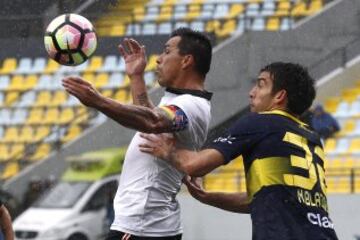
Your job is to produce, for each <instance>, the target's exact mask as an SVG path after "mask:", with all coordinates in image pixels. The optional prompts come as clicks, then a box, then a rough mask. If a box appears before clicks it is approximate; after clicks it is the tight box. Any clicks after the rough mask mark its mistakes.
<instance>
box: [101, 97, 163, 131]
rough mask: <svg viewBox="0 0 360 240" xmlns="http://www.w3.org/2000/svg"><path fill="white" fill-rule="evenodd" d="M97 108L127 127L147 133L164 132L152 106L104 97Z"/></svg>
mask: <svg viewBox="0 0 360 240" xmlns="http://www.w3.org/2000/svg"><path fill="white" fill-rule="evenodd" d="M96 109H97V110H99V111H100V112H102V113H104V114H105V115H106V116H108V117H109V118H111V119H113V120H114V121H116V122H118V123H119V124H121V125H123V126H125V127H128V128H132V129H135V130H137V131H141V132H145V133H159V132H164V130H163V129H162V128H161V126H160V125H159V122H160V119H159V116H158V115H157V114H156V113H155V112H154V111H153V110H152V109H150V108H147V107H143V106H136V105H126V104H121V103H119V102H116V101H114V100H112V99H110V98H105V97H104V98H103V99H102V101H99V104H98V105H97V106H96Z"/></svg>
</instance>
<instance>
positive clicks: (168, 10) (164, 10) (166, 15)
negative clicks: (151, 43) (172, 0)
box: [155, 5, 173, 23]
mask: <svg viewBox="0 0 360 240" xmlns="http://www.w3.org/2000/svg"><path fill="white" fill-rule="evenodd" d="M172 14H173V8H172V6H169V5H163V6H161V7H160V13H159V15H158V16H157V18H156V19H155V20H156V22H158V23H160V22H165V21H169V20H170V19H171V17H172Z"/></svg>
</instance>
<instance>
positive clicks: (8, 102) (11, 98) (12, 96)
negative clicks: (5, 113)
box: [5, 91, 20, 107]
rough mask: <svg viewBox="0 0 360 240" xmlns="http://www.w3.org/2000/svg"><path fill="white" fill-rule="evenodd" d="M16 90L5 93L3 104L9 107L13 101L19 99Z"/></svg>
mask: <svg viewBox="0 0 360 240" xmlns="http://www.w3.org/2000/svg"><path fill="white" fill-rule="evenodd" d="M19 95H20V94H19V92H18V91H11V92H8V93H7V94H6V97H5V106H6V107H10V106H11V105H12V104H13V103H15V102H16V101H17V100H18V99H19Z"/></svg>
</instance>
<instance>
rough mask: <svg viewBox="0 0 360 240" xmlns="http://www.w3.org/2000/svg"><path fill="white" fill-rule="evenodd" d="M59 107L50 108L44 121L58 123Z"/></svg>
mask: <svg viewBox="0 0 360 240" xmlns="http://www.w3.org/2000/svg"><path fill="white" fill-rule="evenodd" d="M59 116H60V113H59V109H58V108H49V109H48V110H47V111H46V113H45V116H44V119H43V123H45V124H57V122H58V120H59Z"/></svg>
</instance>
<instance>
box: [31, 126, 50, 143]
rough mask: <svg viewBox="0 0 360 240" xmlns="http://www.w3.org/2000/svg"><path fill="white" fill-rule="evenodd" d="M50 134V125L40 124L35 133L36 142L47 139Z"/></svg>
mask: <svg viewBox="0 0 360 240" xmlns="http://www.w3.org/2000/svg"><path fill="white" fill-rule="evenodd" d="M49 134H50V127H49V126H45V125H40V126H38V127H37V128H36V131H35V134H34V139H33V141H34V142H39V141H42V140H43V139H45V138H46V137H47V136H48V135H49Z"/></svg>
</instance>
